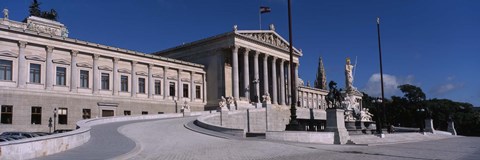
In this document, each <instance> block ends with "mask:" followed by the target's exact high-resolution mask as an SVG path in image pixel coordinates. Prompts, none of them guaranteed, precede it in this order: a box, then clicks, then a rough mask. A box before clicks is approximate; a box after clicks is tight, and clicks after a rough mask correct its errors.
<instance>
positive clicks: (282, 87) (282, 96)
mask: <svg viewBox="0 0 480 160" xmlns="http://www.w3.org/2000/svg"><path fill="white" fill-rule="evenodd" d="M284 64H285V60H284V59H280V92H281V93H280V105H285V72H284V68H285V67H284Z"/></svg>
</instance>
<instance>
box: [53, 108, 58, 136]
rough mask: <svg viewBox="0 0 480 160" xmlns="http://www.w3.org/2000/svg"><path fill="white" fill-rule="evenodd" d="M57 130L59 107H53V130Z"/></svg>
mask: <svg viewBox="0 0 480 160" xmlns="http://www.w3.org/2000/svg"><path fill="white" fill-rule="evenodd" d="M55 130H57V108H54V109H53V132H55Z"/></svg>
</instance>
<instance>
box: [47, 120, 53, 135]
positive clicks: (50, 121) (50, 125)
mask: <svg viewBox="0 0 480 160" xmlns="http://www.w3.org/2000/svg"><path fill="white" fill-rule="evenodd" d="M48 128H49V132H50V133H52V117H50V118H49V119H48Z"/></svg>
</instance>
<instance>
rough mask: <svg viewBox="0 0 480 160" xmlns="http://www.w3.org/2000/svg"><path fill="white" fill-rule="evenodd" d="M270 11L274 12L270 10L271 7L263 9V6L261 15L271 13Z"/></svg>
mask: <svg viewBox="0 0 480 160" xmlns="http://www.w3.org/2000/svg"><path fill="white" fill-rule="evenodd" d="M270 11H272V10H271V9H270V7H263V6H262V7H260V13H262V14H263V13H269V12H270Z"/></svg>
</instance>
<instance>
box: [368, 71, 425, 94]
mask: <svg viewBox="0 0 480 160" xmlns="http://www.w3.org/2000/svg"><path fill="white" fill-rule="evenodd" d="M414 81H415V76H414V75H408V76H407V77H404V78H402V77H396V76H394V75H390V74H383V90H384V93H385V98H387V97H391V96H393V95H400V94H401V92H400V89H398V88H397V87H398V86H399V85H402V84H411V85H417V86H418V85H419V84H416V83H415V82H414ZM363 91H364V92H365V93H367V94H368V95H370V96H374V97H380V96H382V90H381V86H380V73H374V74H372V76H370V79H368V82H367V84H366V85H365V88H364V89H363Z"/></svg>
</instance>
